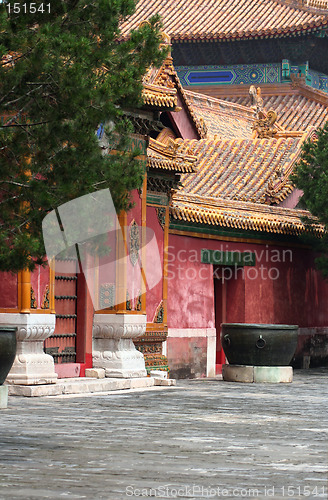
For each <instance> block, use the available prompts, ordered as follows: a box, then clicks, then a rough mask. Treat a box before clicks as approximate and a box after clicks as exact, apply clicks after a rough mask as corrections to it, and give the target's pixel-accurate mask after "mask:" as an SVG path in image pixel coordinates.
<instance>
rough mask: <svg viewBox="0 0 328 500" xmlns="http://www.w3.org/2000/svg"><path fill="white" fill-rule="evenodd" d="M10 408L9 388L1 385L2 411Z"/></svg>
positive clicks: (0, 408) (0, 400) (0, 406)
mask: <svg viewBox="0 0 328 500" xmlns="http://www.w3.org/2000/svg"><path fill="white" fill-rule="evenodd" d="M5 408H8V386H7V385H0V410H4V409H5Z"/></svg>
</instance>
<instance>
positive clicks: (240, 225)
mask: <svg viewBox="0 0 328 500" xmlns="http://www.w3.org/2000/svg"><path fill="white" fill-rule="evenodd" d="M304 216H309V213H308V212H306V211H303V210H294V209H288V208H279V207H276V206H268V205H259V204H256V203H250V202H236V201H228V200H223V199H216V198H209V197H203V196H195V195H186V194H183V195H181V194H177V195H175V196H174V198H173V204H172V207H171V217H172V218H173V219H174V220H176V221H181V222H187V223H196V224H205V225H207V226H220V227H223V228H230V229H237V230H251V231H257V232H266V233H276V234H286V235H299V234H301V233H303V232H305V231H308V229H307V228H306V226H305V225H304V223H303V222H302V220H301V217H304ZM313 232H314V233H315V234H317V235H319V236H320V235H321V234H323V232H324V228H323V226H321V225H319V224H318V225H317V226H316V227H315V229H314V231H313Z"/></svg>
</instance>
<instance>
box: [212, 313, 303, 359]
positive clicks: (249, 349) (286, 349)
mask: <svg viewBox="0 0 328 500" xmlns="http://www.w3.org/2000/svg"><path fill="white" fill-rule="evenodd" d="M221 327H222V328H221V343H222V347H223V350H224V353H225V355H226V357H227V359H228V361H229V364H230V365H250V366H288V365H289V363H290V362H291V360H292V357H293V355H294V353H295V351H296V347H297V335H298V326H297V325H267V324H247V323H223V324H222V325H221Z"/></svg>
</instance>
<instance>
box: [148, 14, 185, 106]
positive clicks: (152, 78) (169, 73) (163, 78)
mask: <svg viewBox="0 0 328 500" xmlns="http://www.w3.org/2000/svg"><path fill="white" fill-rule="evenodd" d="M145 22H148V21H143V23H145ZM143 23H141V24H143ZM161 36H162V43H161V46H166V47H167V46H168V47H171V43H170V37H169V36H168V35H167V34H166V33H164V32H162V33H161ZM174 72H175V70H174V67H173V59H172V56H171V49H170V50H169V53H168V55H167V57H166V59H165V61H164V62H163V64H162V66H161V67H160V68H153V67H150V68H149V69H148V71H147V73H146V74H145V75H144V77H143V92H142V94H143V99H144V103H145V104H146V105H148V106H152V107H156V108H158V109H162V108H164V109H169V110H171V111H175V109H176V108H177V104H178V94H177V89H176V87H175V85H174V82H173V78H172V77H173V73H174Z"/></svg>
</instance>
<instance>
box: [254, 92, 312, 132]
mask: <svg viewBox="0 0 328 500" xmlns="http://www.w3.org/2000/svg"><path fill="white" fill-rule="evenodd" d="M249 95H250V98H251V102H252V109H253V110H254V112H255V115H256V119H255V121H254V124H253V127H252V129H253V138H254V139H255V138H257V137H258V138H259V139H269V138H275V139H278V138H280V137H282V138H285V139H287V138H288V137H302V136H303V135H304V132H302V131H299V130H285V129H284V128H283V127H282V126H281V125H280V124H279V123H278V122H277V118H278V115H277V113H276V111H275V110H274V109H269V111H266V110H265V109H264V105H263V99H262V97H261V88H260V87H257V88H255V86H254V85H251V86H250V89H249Z"/></svg>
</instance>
